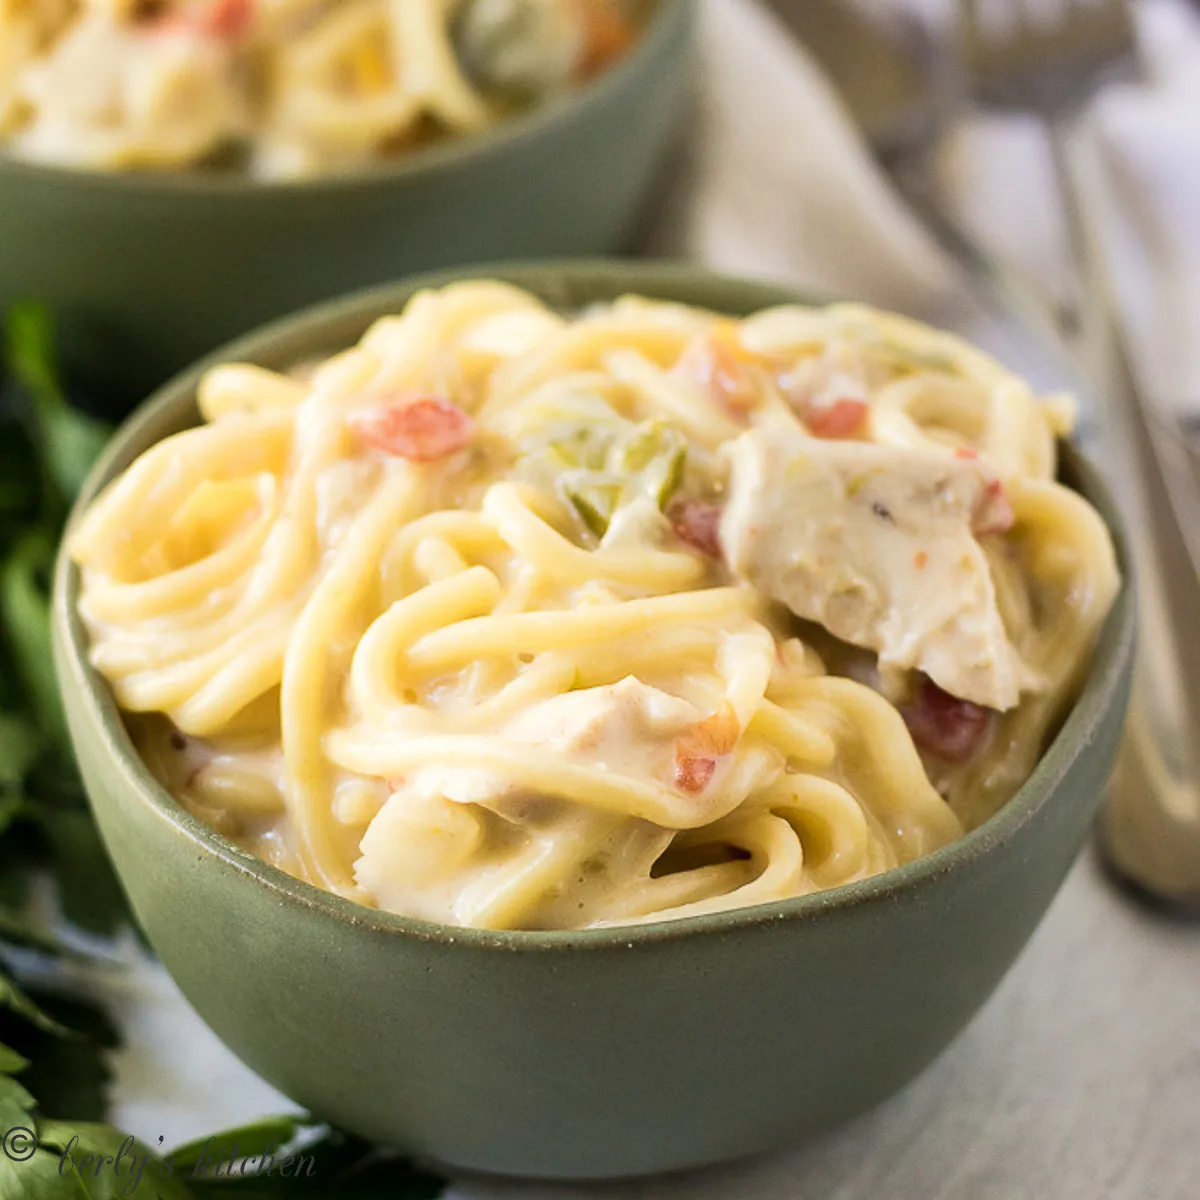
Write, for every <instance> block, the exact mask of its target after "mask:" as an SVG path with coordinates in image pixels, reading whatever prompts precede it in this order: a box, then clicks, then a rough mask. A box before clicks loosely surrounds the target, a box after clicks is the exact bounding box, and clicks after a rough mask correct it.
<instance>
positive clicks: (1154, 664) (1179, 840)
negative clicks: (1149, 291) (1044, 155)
mask: <svg viewBox="0 0 1200 1200" xmlns="http://www.w3.org/2000/svg"><path fill="white" fill-rule="evenodd" d="M961 15H962V24H961V32H962V43H963V51H964V57H965V63H966V68H967V72H968V77H969V81H970V86H971V90H972V93H973V95H974V96H975V98H976V99H977V100H978V101H979V102H980V103H981V104H983V105H985V106H991V107H998V108H1007V109H1016V110H1021V111H1025V112H1032V113H1034V114H1036V115H1038V116H1040V117H1042V118H1043V119H1044V121H1045V123H1046V126H1047V129H1048V131H1049V135H1050V142H1051V146H1052V148H1053V152H1054V162H1055V168H1056V174H1057V180H1058V185H1059V191H1060V193H1061V196H1062V202H1063V204H1062V207H1063V211H1064V215H1065V218H1066V225H1067V230H1068V234H1069V238H1070V243H1071V249H1072V256H1073V259H1074V264H1073V265H1074V267H1075V271H1074V275H1075V295H1074V297H1073V299H1074V314H1073V315H1074V317H1075V319H1076V321H1077V324H1078V334H1079V342H1080V345H1081V347H1082V350H1083V353H1084V356H1085V359H1086V362H1087V365H1088V366H1089V367H1090V374H1091V376H1092V379H1093V382H1094V383H1095V384H1096V385H1097V386H1099V385H1100V383H1101V381H1104V382H1105V384H1106V385H1107V386H1104V387H1103V388H1102V389H1101V391H1102V393H1103V394H1102V397H1101V398H1102V400H1103V401H1104V403H1105V407H1106V416H1107V422H1106V426H1107V430H1108V439H1107V442H1108V444H1107V447H1106V452H1107V457H1108V459H1109V465H1110V467H1111V469H1112V470H1111V472H1110V473H1111V475H1112V477H1113V478H1114V480H1115V482H1116V483H1117V484H1118V487H1119V489H1120V491H1121V492H1122V493H1123V494H1122V497H1121V498H1122V500H1123V501H1124V503H1125V508H1126V512H1127V515H1128V516H1129V518H1130V527H1131V529H1132V531H1133V541H1134V546H1133V552H1134V559H1135V564H1136V568H1137V577H1138V578H1137V590H1138V604H1139V609H1140V611H1141V615H1142V638H1141V650H1140V653H1139V661H1138V668H1137V674H1136V677H1135V683H1134V700H1133V708H1132V714H1131V717H1130V722H1129V727H1128V729H1127V732H1126V736H1125V741H1124V743H1123V745H1122V748H1121V754H1120V760H1119V762H1118V768H1117V772H1116V775H1115V777H1114V783H1113V788H1112V792H1111V796H1110V799H1109V803H1108V806H1107V808H1106V810H1105V816H1104V820H1103V822H1102V833H1103V842H1104V848H1105V850H1106V852H1107V857H1108V860H1109V862H1110V863H1111V864H1112V865H1113V866H1115V867H1116V869H1117V870H1118V871H1119V872H1120V873H1121V874H1122V875H1123V876H1124V877H1125V878H1127V879H1129V880H1131V881H1132V882H1133V883H1135V884H1136V885H1138V886H1139V887H1141V888H1142V889H1144V890H1146V891H1148V892H1149V893H1151V894H1152V895H1154V896H1157V897H1160V898H1162V899H1166V900H1169V901H1172V902H1178V903H1183V904H1196V903H1200V761H1198V760H1197V755H1196V744H1197V743H1198V742H1200V639H1197V638H1195V637H1189V636H1188V635H1187V631H1188V630H1189V629H1190V628H1195V621H1196V615H1197V613H1198V612H1200V573H1198V569H1197V565H1198V564H1200V489H1198V488H1197V481H1196V477H1195V476H1194V475H1193V474H1192V472H1191V469H1190V467H1189V465H1188V463H1187V456H1186V453H1185V451H1184V447H1183V444H1182V441H1181V438H1180V436H1179V432H1178V431H1177V430H1172V429H1170V428H1169V427H1168V426H1167V425H1166V423H1165V422H1164V421H1163V420H1162V419H1161V418H1160V417H1159V415H1158V413H1157V412H1156V410H1155V409H1154V407H1153V406H1152V405H1151V404H1150V403H1149V401H1148V400H1147V398H1146V397H1145V396H1144V395H1143V394H1142V392H1141V390H1140V388H1139V386H1138V381H1137V375H1136V372H1135V370H1134V367H1133V365H1132V361H1131V358H1130V354H1129V347H1128V341H1127V338H1126V336H1125V333H1124V330H1123V327H1122V325H1121V321H1120V318H1119V313H1118V308H1117V305H1116V301H1115V294H1114V291H1113V284H1112V278H1111V273H1110V269H1109V265H1108V261H1107V254H1106V251H1105V247H1104V242H1103V239H1102V237H1101V236H1100V233H1099V230H1098V225H1097V218H1096V213H1095V210H1094V206H1093V204H1092V203H1091V202H1090V200H1089V197H1090V196H1092V195H1094V194H1095V192H1094V190H1093V189H1095V188H1096V187H1097V186H1099V180H1098V176H1097V173H1096V171H1095V164H1094V163H1093V162H1092V161H1091V160H1089V159H1088V158H1087V156H1086V153H1085V151H1084V149H1083V147H1082V146H1081V144H1080V142H1079V141H1078V139H1076V138H1073V137H1072V129H1073V125H1074V123H1075V121H1076V119H1077V118H1078V116H1079V114H1080V113H1081V112H1082V110H1083V108H1084V106H1085V105H1086V104H1087V102H1088V101H1089V100H1090V99H1091V98H1092V96H1093V95H1094V94H1095V93H1096V92H1097V91H1098V90H1099V89H1100V88H1102V87H1104V86H1106V85H1107V84H1109V83H1111V82H1113V81H1115V80H1118V79H1121V78H1128V77H1130V76H1132V75H1134V74H1135V73H1136V71H1137V53H1136V41H1135V31H1134V27H1133V19H1132V15H1131V12H1130V9H1129V4H1128V2H1127V0H1086V2H1085V0H1058V4H1057V11H1053V10H1049V9H1048V6H1047V5H1046V4H1045V3H1039V4H1038V5H1037V11H1036V12H1035V11H1033V9H1032V7H1031V5H1030V3H1029V0H1000V2H998V3H993V4H991V5H985V4H984V3H983V2H982V0H961Z"/></svg>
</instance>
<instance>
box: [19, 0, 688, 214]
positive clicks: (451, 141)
mask: <svg viewBox="0 0 1200 1200" xmlns="http://www.w3.org/2000/svg"><path fill="white" fill-rule="evenodd" d="M692 15H693V0H654V8H653V11H652V12H651V14H650V21H649V24H648V25H647V26H646V29H645V32H644V34H643V35H642V37H641V38H639V39H638V42H637V45H636V46H634V48H633V49H632V50H631V51H630V52H629V53H628V54H626V55H625V56H624V57H623V58H622V59H621V60H620V61H619V62H617V63H616V64H615V65H614V66H612V67H610V68H609V69H608V70H607V71H605V72H604V73H603V74H601V75H599V76H597V77H596V78H595V79H591V80H588V81H587V82H586V83H585V84H584V85H583V86H582V87H577V88H574V89H572V90H571V91H569V92H567V93H566V94H564V95H562V96H559V97H556V98H555V99H552V100H549V101H547V102H545V103H544V104H539V105H537V106H535V107H534V108H532V109H531V110H530V111H528V112H525V113H521V114H519V115H517V116H514V117H509V118H506V119H505V120H503V121H501V122H500V123H498V124H497V125H495V126H494V127H493V128H491V129H486V130H483V131H481V132H479V133H471V134H464V135H462V136H454V137H450V138H447V139H445V140H442V141H437V142H434V143H432V144H430V145H428V146H424V147H421V148H420V149H418V150H414V151H411V152H410V153H407V154H401V155H399V156H398V157H397V158H395V159H394V160H391V161H389V160H382V161H380V162H378V163H372V164H368V165H366V166H356V167H351V168H348V169H346V170H338V171H330V172H327V173H323V174H322V173H318V174H316V175H312V176H304V177H300V178H282V179H259V178H255V177H254V176H252V175H250V174H248V173H243V172H229V173H223V172H217V171H212V172H205V171H203V170H200V169H197V168H194V167H184V168H180V169H176V170H171V169H167V170H147V171H123V170H107V169H102V168H101V169H89V168H86V167H74V166H70V165H69V164H60V163H53V162H39V161H37V160H32V159H25V158H21V157H20V156H18V155H15V154H8V153H7V152H6V151H5V149H4V147H3V144H2V143H0V178H3V177H4V176H5V175H8V176H10V177H12V178H20V179H23V180H25V181H27V182H30V183H42V184H47V185H51V186H58V187H73V188H85V189H90V190H91V191H92V192H94V193H104V192H108V193H115V194H117V195H128V194H130V193H133V194H137V195H141V196H155V195H175V196H177V195H180V194H184V195H196V196H201V197H204V198H212V197H215V196H222V197H232V196H238V197H241V196H260V195H261V196H294V195H297V194H305V195H308V194H313V195H316V194H323V193H335V194H336V193H340V192H343V191H346V190H352V189H354V188H370V187H381V186H386V185H389V184H400V183H404V182H406V181H408V180H410V179H415V178H419V177H421V176H425V175H435V174H438V173H440V172H446V171H452V170H454V169H456V168H460V167H465V166H467V165H469V164H470V163H472V162H475V161H478V160H486V159H488V158H491V157H493V156H499V155H503V154H504V153H506V152H507V151H508V150H510V149H512V148H514V147H515V146H516V145H517V144H518V143H520V142H525V141H534V140H536V139H537V138H539V137H541V136H543V135H545V134H547V133H552V132H553V131H555V130H557V129H559V128H561V127H566V126H570V125H571V124H573V123H574V121H575V120H576V118H577V117H579V116H580V115H582V114H583V113H584V112H585V111H587V110H589V109H591V108H593V107H595V106H598V105H600V104H602V103H603V102H604V101H605V100H606V99H608V98H609V97H610V96H615V95H616V94H618V93H619V92H620V91H622V90H623V89H624V88H625V85H626V84H627V83H629V82H632V80H633V78H634V76H635V75H636V74H638V73H639V72H640V71H641V70H642V68H643V67H645V66H646V65H648V64H649V63H650V62H652V61H653V60H655V59H656V58H657V57H658V56H659V54H660V53H664V52H666V50H667V48H668V47H669V46H670V45H671V44H672V43H674V42H676V41H678V40H680V39H681V38H686V37H687V30H688V28H689V25H690V23H691V20H692Z"/></svg>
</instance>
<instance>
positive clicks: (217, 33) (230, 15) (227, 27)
mask: <svg viewBox="0 0 1200 1200" xmlns="http://www.w3.org/2000/svg"><path fill="white" fill-rule="evenodd" d="M253 17H254V0H209V3H208V4H207V5H206V6H205V8H204V11H203V12H202V13H201V14H200V17H199V20H198V26H199V28H200V31H201V33H205V34H207V35H208V36H209V37H215V38H221V39H222V40H225V39H229V38H236V37H240V36H241V35H242V34H243V33H245V31H246V29H247V27H248V26H249V24H250V21H251V19H252V18H253Z"/></svg>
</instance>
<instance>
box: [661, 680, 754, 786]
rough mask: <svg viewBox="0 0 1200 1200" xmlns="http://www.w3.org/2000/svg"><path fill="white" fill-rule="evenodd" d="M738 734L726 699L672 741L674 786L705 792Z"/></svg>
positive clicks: (738, 725)
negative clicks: (673, 750)
mask: <svg viewBox="0 0 1200 1200" xmlns="http://www.w3.org/2000/svg"><path fill="white" fill-rule="evenodd" d="M741 736H742V727H741V724H740V723H739V722H738V718H737V713H736V712H735V711H734V709H733V705H731V704H730V703H729V702H728V701H726V702H725V703H724V704H723V705H721V707H720V708H719V709H717V711H716V712H715V713H713V715H712V716H711V717H706V718H705V719H704V720H703V721H701V722H700V723H699V724H698V725H694V726H693V727H692V728H691V729H689V730H688V731H687V732H686V733H685V734H683V736H682V737H680V739H679V740H678V741H677V742H676V743H675V786H676V787H678V788H680V789H681V790H683V791H685V792H693V793H696V792H702V791H704V789H705V788H706V787H708V785H709V784H710V783H711V782H712V777H713V775H714V774H715V773H716V770H717V763H718V762H719V761H720V760H721V759H722V758H724V757H725V756H726V755H727V754H731V753H732V752H733V748H734V747H735V746H736V745H737V744H738V738H740V737H741Z"/></svg>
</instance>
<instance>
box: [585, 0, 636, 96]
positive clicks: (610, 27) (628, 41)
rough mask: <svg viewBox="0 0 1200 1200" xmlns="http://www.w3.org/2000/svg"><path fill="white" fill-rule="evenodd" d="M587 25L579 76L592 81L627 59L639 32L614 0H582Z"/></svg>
mask: <svg viewBox="0 0 1200 1200" xmlns="http://www.w3.org/2000/svg"><path fill="white" fill-rule="evenodd" d="M579 2H580V3H581V5H582V8H583V16H584V23H585V31H584V53H583V61H582V62H581V64H580V67H579V74H580V76H581V77H582V78H584V79H590V78H591V77H592V76H594V75H599V74H600V73H601V72H602V71H605V70H607V69H608V68H609V67H610V66H612V64H613V63H615V62H616V61H617V60H618V59H621V58H624V57H625V55H626V54H627V53H628V52H629V50H630V49H631V48H632V46H633V43H634V42H635V41H636V40H637V31H636V30H635V29H634V27H633V25H632V24H631V23H630V22H629V20H628V19H627V18H626V17H625V15H624V14H623V13H622V12H621V11H620V10H619V9H618V8H617V6H616V5H615V4H614V3H613V0H579Z"/></svg>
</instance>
